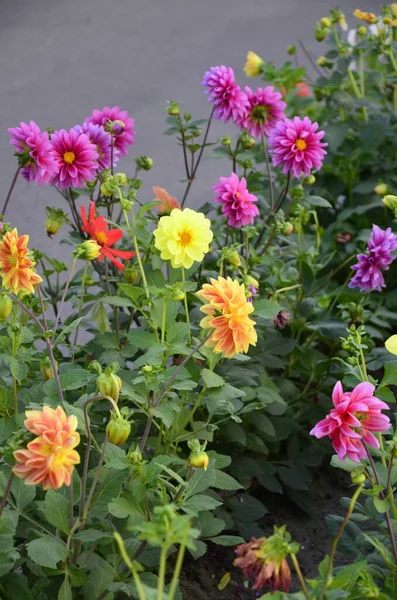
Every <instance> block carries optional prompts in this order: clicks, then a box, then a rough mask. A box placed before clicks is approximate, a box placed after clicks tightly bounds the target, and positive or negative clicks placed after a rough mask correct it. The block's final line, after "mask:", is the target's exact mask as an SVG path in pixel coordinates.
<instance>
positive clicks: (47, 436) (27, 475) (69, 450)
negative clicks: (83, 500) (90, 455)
mask: <svg viewBox="0 0 397 600" xmlns="http://www.w3.org/2000/svg"><path fill="white" fill-rule="evenodd" d="M25 414H26V416H27V419H26V421H25V427H26V428H27V429H28V430H29V431H31V432H32V433H34V434H39V435H38V437H36V438H35V439H34V440H32V441H31V442H29V444H28V445H27V448H26V449H22V450H16V451H15V452H14V457H15V459H16V460H17V461H18V462H17V464H16V465H15V466H14V467H13V469H12V470H13V472H14V473H15V475H17V476H18V477H20V478H21V479H24V480H25V483H26V484H27V485H41V486H42V487H43V489H44V490H49V489H54V490H57V489H59V488H60V487H62V485H70V482H71V476H72V473H73V469H74V465H77V464H79V463H80V456H79V454H78V452H77V451H76V450H74V448H75V447H76V446H78V444H79V443H80V436H79V434H78V433H77V431H76V429H77V419H76V417H75V416H70V417H66V415H65V413H64V411H63V409H62V408H61V407H60V406H58V407H57V408H56V409H55V410H54V409H52V408H50V407H44V409H43V410H42V411H40V410H32V411H27V412H26V413H25Z"/></svg>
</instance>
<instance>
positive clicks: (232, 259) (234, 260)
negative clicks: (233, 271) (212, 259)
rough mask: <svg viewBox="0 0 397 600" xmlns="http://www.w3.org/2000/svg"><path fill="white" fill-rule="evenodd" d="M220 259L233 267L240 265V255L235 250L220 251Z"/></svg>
mask: <svg viewBox="0 0 397 600" xmlns="http://www.w3.org/2000/svg"><path fill="white" fill-rule="evenodd" d="M222 258H224V259H225V260H226V261H227V262H228V263H230V264H231V265H233V267H236V268H237V267H239V266H240V265H241V259H240V255H239V253H238V252H237V249H236V248H233V247H231V248H223V250H222Z"/></svg>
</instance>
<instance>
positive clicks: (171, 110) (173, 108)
mask: <svg viewBox="0 0 397 600" xmlns="http://www.w3.org/2000/svg"><path fill="white" fill-rule="evenodd" d="M179 112H180V110H179V105H178V104H177V103H176V102H172V101H170V104H169V106H168V108H167V113H168V114H169V115H170V116H172V117H177V116H178V115H179Z"/></svg>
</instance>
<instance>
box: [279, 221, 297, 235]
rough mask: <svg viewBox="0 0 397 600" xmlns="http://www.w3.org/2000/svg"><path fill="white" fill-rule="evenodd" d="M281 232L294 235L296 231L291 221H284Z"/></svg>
mask: <svg viewBox="0 0 397 600" xmlns="http://www.w3.org/2000/svg"><path fill="white" fill-rule="evenodd" d="M281 233H282V234H283V235H287V236H288V235H292V234H293V233H294V226H293V224H292V223H291V222H290V221H286V222H285V223H283V225H282V227H281Z"/></svg>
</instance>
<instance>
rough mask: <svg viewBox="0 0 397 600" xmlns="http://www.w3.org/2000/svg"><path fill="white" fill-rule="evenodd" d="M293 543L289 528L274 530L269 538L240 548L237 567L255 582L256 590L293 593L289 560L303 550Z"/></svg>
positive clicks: (256, 539)
mask: <svg viewBox="0 0 397 600" xmlns="http://www.w3.org/2000/svg"><path fill="white" fill-rule="evenodd" d="M290 540H291V536H290V535H289V533H288V532H287V531H286V528H285V526H283V527H280V528H278V527H274V534H273V535H272V536H270V537H269V538H265V537H262V538H251V541H250V542H248V543H247V544H240V545H239V546H237V548H236V550H235V552H236V554H237V558H236V559H235V561H234V563H233V564H234V566H235V567H240V569H242V570H243V573H244V575H245V576H246V577H247V579H251V580H253V581H254V585H253V586H252V589H254V590H260V589H262V588H263V587H264V586H266V585H267V586H269V587H270V588H271V590H272V591H273V592H274V591H276V590H278V589H283V590H284V591H285V592H288V591H289V589H290V586H291V571H290V568H289V566H288V562H287V557H288V555H289V554H290V553H294V554H295V553H296V552H297V551H298V548H299V546H298V545H297V544H296V543H294V542H293V543H290Z"/></svg>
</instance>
